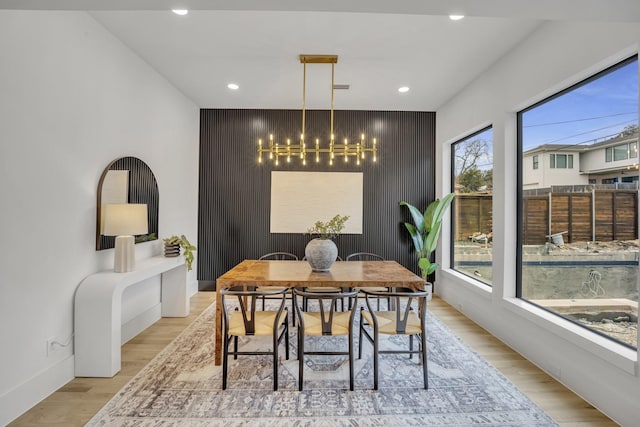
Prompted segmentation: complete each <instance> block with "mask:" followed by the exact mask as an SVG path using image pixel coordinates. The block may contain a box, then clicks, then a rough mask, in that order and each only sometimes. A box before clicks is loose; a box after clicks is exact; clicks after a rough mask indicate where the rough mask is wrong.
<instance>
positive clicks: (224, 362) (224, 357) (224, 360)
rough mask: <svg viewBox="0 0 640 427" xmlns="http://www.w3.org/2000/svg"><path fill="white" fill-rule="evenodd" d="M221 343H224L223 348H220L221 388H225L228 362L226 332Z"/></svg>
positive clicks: (227, 338)
mask: <svg viewBox="0 0 640 427" xmlns="http://www.w3.org/2000/svg"><path fill="white" fill-rule="evenodd" d="M222 344H223V345H224V348H223V349H222V389H223V390H226V389H227V370H228V363H229V337H227V334H226V333H225V334H224V337H222Z"/></svg>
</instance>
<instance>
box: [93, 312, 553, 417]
mask: <svg viewBox="0 0 640 427" xmlns="http://www.w3.org/2000/svg"><path fill="white" fill-rule="evenodd" d="M214 319H215V308H214V306H213V305H212V306H210V307H209V308H207V309H206V310H205V311H204V312H203V313H202V314H201V315H200V317H199V318H198V319H196V320H195V321H194V323H193V324H191V325H190V326H189V327H188V328H187V329H186V330H185V331H184V332H183V333H182V334H181V335H180V336H179V337H178V338H176V339H175V340H174V341H173V342H172V343H171V344H170V345H169V346H167V348H165V349H164V350H163V351H162V352H161V353H160V354H158V356H157V357H156V358H155V359H154V360H153V361H151V362H150V363H149V364H148V365H147V366H146V367H145V368H144V369H143V370H142V371H141V372H140V373H139V374H138V375H137V376H135V377H134V378H133V379H132V380H131V381H130V382H129V383H128V384H127V385H126V386H125V387H124V388H123V389H122V390H120V392H118V394H116V396H114V397H113V399H111V401H109V403H108V404H107V405H106V406H105V407H104V408H102V410H101V411H100V412H99V413H98V414H96V416H95V417H93V419H91V421H89V423H88V424H87V425H88V426H140V427H150V426H163V427H164V426H193V427H200V426H225V427H226V426H248V425H250V426H352V427H353V426H518V427H521V426H556V425H557V424H556V423H555V422H554V421H553V420H552V419H551V418H550V417H549V416H548V415H546V414H545V413H544V412H543V411H542V410H541V409H540V408H538V407H537V406H536V405H535V404H534V403H533V402H531V401H530V400H529V399H528V398H527V397H526V396H525V395H524V394H523V393H521V392H520V391H519V390H518V389H517V388H516V387H515V386H514V385H513V384H511V383H510V382H509V381H508V380H507V379H506V378H505V377H504V376H502V374H500V373H499V372H498V371H497V370H496V369H495V368H493V367H492V366H491V365H489V364H488V363H487V362H486V361H485V360H484V359H482V358H481V357H479V356H478V355H477V354H476V353H474V352H473V351H472V350H471V349H470V348H469V347H467V346H466V345H465V344H464V343H462V341H461V340H460V339H459V338H457V337H456V336H455V335H453V334H452V333H451V331H449V330H448V329H447V328H446V326H444V325H443V324H442V323H440V321H438V320H437V319H436V318H435V317H433V316H432V315H431V314H428V317H427V323H428V339H427V341H428V347H429V348H428V359H429V362H428V372H429V390H424V389H423V388H422V365H420V364H419V362H418V360H417V359H418V357H414V358H413V359H409V358H408V356H406V355H398V356H395V355H382V356H381V358H380V389H379V390H378V391H373V390H372V388H373V361H372V353H373V349H372V346H371V344H370V343H368V342H365V344H364V347H363V358H362V359H361V360H356V364H355V369H356V374H355V376H356V383H355V387H356V390H355V391H353V392H351V391H349V381H348V378H349V371H348V363H347V362H346V356H312V357H313V359H311V360H309V361H308V362H307V363H306V367H305V377H304V379H305V390H304V391H302V392H299V391H298V389H297V375H298V361H297V359H296V352H295V344H292V345H291V349H292V354H291V358H290V360H288V361H287V360H285V358H284V348H283V347H281V368H280V374H279V377H280V380H279V388H280V389H279V391H277V392H274V391H273V390H272V388H273V382H272V375H271V374H272V365H271V359H270V358H269V357H268V356H265V357H262V356H244V357H242V356H240V357H239V358H238V359H237V360H233V359H231V360H230V363H229V378H228V389H227V390H225V391H222V390H221V367H218V366H214V363H213V357H214V356H213V355H214V339H213V331H214ZM356 322H357V319H356ZM356 325H357V324H356ZM295 333H296V329H295V328H291V331H290V334H291V338H292V340H291V343H295V342H296V340H295V339H294V338H295ZM356 339H357V334H356ZM402 339H404V338H403V337H393V338H392V339H387V340H386V342H385V343H384V346H385V347H387V348H391V347H394V346H397V345H400V344H403V343H402V342H401V341H399V340H402ZM269 345H270V342H269V339H267V340H262V339H256V338H253V339H251V340H248V341H244V342H241V346H244V348H245V349H246V348H259V347H264V348H268V346H269ZM305 346H307V347H310V346H320V347H325V348H326V347H327V346H341V348H345V346H346V338H344V337H335V338H334V337H321V339H318V338H317V337H312V338H308V339H307V341H305ZM356 349H357V347H356ZM356 355H357V353H356Z"/></svg>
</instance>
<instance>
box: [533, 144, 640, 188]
mask: <svg viewBox="0 0 640 427" xmlns="http://www.w3.org/2000/svg"><path fill="white" fill-rule="evenodd" d="M522 176H523V183H522V185H523V189H525V190H528V189H535V188H548V187H551V186H553V185H586V184H615V183H619V182H626V183H630V182H636V181H638V136H637V135H632V136H622V137H618V138H614V139H609V140H606V141H603V142H599V143H596V144H592V145H586V146H585V145H561V144H545V145H540V146H538V147H536V148H533V149H531V150H529V151H526V152H524V153H523V163H522Z"/></svg>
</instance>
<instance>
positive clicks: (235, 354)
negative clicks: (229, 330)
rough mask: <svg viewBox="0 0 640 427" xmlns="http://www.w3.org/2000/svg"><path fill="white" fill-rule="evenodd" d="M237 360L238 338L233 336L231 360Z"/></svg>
mask: <svg viewBox="0 0 640 427" xmlns="http://www.w3.org/2000/svg"><path fill="white" fill-rule="evenodd" d="M237 359H238V336H237V335H234V336H233V360H237Z"/></svg>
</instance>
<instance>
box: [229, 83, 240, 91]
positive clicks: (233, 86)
mask: <svg viewBox="0 0 640 427" xmlns="http://www.w3.org/2000/svg"><path fill="white" fill-rule="evenodd" d="M227 87H228V88H229V89H231V90H238V89H239V88H240V86H238V85H237V84H235V83H229V84H228V85H227Z"/></svg>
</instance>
